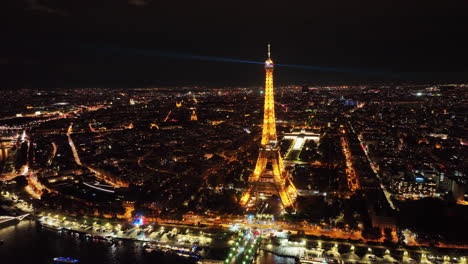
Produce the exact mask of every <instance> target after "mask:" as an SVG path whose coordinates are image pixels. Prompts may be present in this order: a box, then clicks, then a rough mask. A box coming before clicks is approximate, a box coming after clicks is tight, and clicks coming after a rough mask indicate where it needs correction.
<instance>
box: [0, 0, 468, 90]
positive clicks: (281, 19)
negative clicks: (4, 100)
mask: <svg viewBox="0 0 468 264" xmlns="http://www.w3.org/2000/svg"><path fill="white" fill-rule="evenodd" d="M304 3H306V4H304ZM467 14H468V1H451V0H444V1H418V0H406V1H378V0H374V1H352V0H347V1H330V0H327V1H312V0H310V1H303V2H299V1H253V0H251V1H245V2H243V1H211V0H207V1H201V0H200V1H155V0H153V1H151V0H128V1H124V0H69V1H65V0H6V1H5V0H4V1H3V2H2V7H1V8H0V17H1V18H0V22H1V24H2V26H1V27H2V28H3V29H2V31H1V32H2V36H1V43H0V70H1V72H2V74H1V75H2V76H3V77H2V78H1V79H2V81H1V82H0V88H2V89H8V88H23V87H24V88H31V87H33V88H48V87H65V88H66V87H154V86H166V85H168V86H181V85H199V86H208V87H217V86H238V85H262V83H263V77H264V76H263V68H262V66H261V65H259V64H251V63H240V62H229V61H223V58H227V59H237V60H249V61H264V60H265V58H266V44H267V43H268V42H270V43H271V44H272V56H273V60H274V61H275V63H277V64H293V65H306V66H308V67H287V66H278V67H277V68H276V75H275V83H276V84H277V85H280V84H298V85H306V84H307V85H324V84H366V83H395V82H396V83H398V82H400V83H434V82H466V81H468V63H467V62H468V48H467V47H468V42H467V41H466V40H465V39H466V38H467V36H468V26H467V25H468V15H467ZM213 57H216V58H213Z"/></svg>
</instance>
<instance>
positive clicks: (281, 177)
mask: <svg viewBox="0 0 468 264" xmlns="http://www.w3.org/2000/svg"><path fill="white" fill-rule="evenodd" d="M273 68H274V65H273V61H272V60H271V57H270V45H268V59H267V60H266V61H265V72H266V78H265V105H264V109H263V129H262V141H261V145H260V153H259V155H258V159H257V164H256V165H255V170H254V172H253V174H252V175H250V177H249V187H248V189H247V191H246V192H245V193H244V194H243V196H242V198H241V201H240V203H241V205H242V206H245V205H247V204H248V202H249V200H250V198H251V197H253V196H256V195H257V194H260V193H263V194H267V195H278V196H279V197H280V199H281V202H282V203H283V206H284V207H285V208H288V207H293V202H294V199H295V197H296V196H297V190H296V188H295V187H294V185H293V183H292V182H291V179H290V177H289V173H288V171H286V170H285V168H284V164H283V159H282V158H281V153H280V147H279V146H278V141H277V135H276V121H275V99H274V90H273Z"/></svg>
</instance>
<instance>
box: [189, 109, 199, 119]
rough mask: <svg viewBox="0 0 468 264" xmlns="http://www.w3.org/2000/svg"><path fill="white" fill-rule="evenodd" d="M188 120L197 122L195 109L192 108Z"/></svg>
mask: <svg viewBox="0 0 468 264" xmlns="http://www.w3.org/2000/svg"><path fill="white" fill-rule="evenodd" d="M190 120H191V121H197V120H198V117H197V113H196V112H195V108H192V114H191V115H190Z"/></svg>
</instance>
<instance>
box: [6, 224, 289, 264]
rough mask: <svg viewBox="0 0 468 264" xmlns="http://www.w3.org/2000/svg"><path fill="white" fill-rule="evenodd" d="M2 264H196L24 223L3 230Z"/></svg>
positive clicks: (281, 262) (271, 259)
mask: <svg viewBox="0 0 468 264" xmlns="http://www.w3.org/2000/svg"><path fill="white" fill-rule="evenodd" d="M0 240H3V241H4V243H3V245H0V263H5V264H7V263H12V264H13V263H14V264H36V263H37V264H50V263H52V262H53V261H52V259H53V258H54V257H58V256H67V257H73V258H77V259H79V260H80V262H79V263H80V264H95V263H96V264H150V263H151V264H155V263H158V264H159V263H161V264H166V263H167V264H193V263H195V262H194V261H193V260H190V259H187V258H183V257H178V256H168V255H163V254H161V253H159V254H158V253H146V252H145V251H144V250H143V248H142V244H141V243H139V242H132V241H119V242H117V243H114V244H112V243H110V242H107V241H99V240H90V239H85V238H83V237H80V236H79V235H77V234H76V233H72V232H67V231H61V232H57V231H55V230H48V229H45V228H42V227H40V226H39V225H37V224H36V223H35V222H34V221H26V220H25V221H22V222H21V223H19V224H17V225H16V226H13V225H12V226H9V227H4V228H2V229H0ZM257 263H273V264H293V263H294V261H293V260H292V259H288V258H281V257H277V256H274V255H272V254H264V253H263V252H261V253H260V257H259V259H258V262H257Z"/></svg>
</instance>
